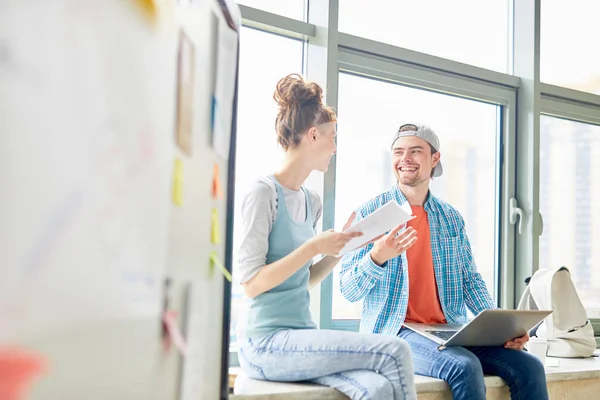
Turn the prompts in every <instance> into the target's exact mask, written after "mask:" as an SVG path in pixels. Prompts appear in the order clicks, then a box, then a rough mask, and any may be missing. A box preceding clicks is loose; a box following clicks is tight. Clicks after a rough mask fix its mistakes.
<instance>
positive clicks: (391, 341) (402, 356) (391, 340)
mask: <svg viewBox="0 0 600 400" xmlns="http://www.w3.org/2000/svg"><path fill="white" fill-rule="evenodd" d="M385 347H386V351H387V352H388V353H389V354H390V355H392V356H393V357H394V358H395V359H397V360H398V361H399V362H401V361H403V360H406V359H408V360H411V357H412V353H411V350H410V345H409V344H408V342H407V341H406V340H404V339H400V338H399V337H396V336H388V337H386V343H385Z"/></svg>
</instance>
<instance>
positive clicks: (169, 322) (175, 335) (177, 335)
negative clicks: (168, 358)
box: [163, 311, 187, 356]
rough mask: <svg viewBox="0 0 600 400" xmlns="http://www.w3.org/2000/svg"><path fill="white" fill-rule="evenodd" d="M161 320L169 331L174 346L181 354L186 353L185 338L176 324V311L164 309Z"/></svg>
mask: <svg viewBox="0 0 600 400" xmlns="http://www.w3.org/2000/svg"><path fill="white" fill-rule="evenodd" d="M163 322H164V324H165V326H166V328H167V331H168V332H169V337H170V338H171V340H172V341H173V343H175V346H177V348H178V349H179V351H180V352H181V354H182V355H183V356H185V355H186V351H187V345H186V342H185V338H184V337H183V334H182V333H181V329H179V325H178V324H177V312H176V311H166V312H165V313H164V314H163Z"/></svg>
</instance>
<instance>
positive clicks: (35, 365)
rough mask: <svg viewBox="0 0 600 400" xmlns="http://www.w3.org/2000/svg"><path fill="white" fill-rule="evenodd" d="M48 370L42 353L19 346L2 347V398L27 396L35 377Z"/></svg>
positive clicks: (0, 371) (5, 399)
mask: <svg viewBox="0 0 600 400" xmlns="http://www.w3.org/2000/svg"><path fill="white" fill-rule="evenodd" d="M45 370H46V361H45V360H44V358H43V357H42V356H41V355H38V354H34V353H30V352H28V351H25V350H22V349H17V348H0V399H2V400H20V399H25V398H27V395H28V392H29V389H30V388H31V386H32V385H33V382H34V379H35V378H37V377H39V376H40V375H42V373H43V372H45Z"/></svg>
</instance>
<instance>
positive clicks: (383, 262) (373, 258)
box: [369, 250, 385, 267]
mask: <svg viewBox="0 0 600 400" xmlns="http://www.w3.org/2000/svg"><path fill="white" fill-rule="evenodd" d="M369 256H370V257H371V261H373V263H374V264H375V265H377V266H378V267H381V266H383V264H385V261H382V260H380V259H379V258H378V257H377V255H376V254H373V250H371V251H370V252H369Z"/></svg>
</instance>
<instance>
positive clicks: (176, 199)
mask: <svg viewBox="0 0 600 400" xmlns="http://www.w3.org/2000/svg"><path fill="white" fill-rule="evenodd" d="M173 204H175V205H176V206H179V207H181V206H182V205H183V161H181V160H180V159H179V158H176V159H175V164H174V165H173Z"/></svg>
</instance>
